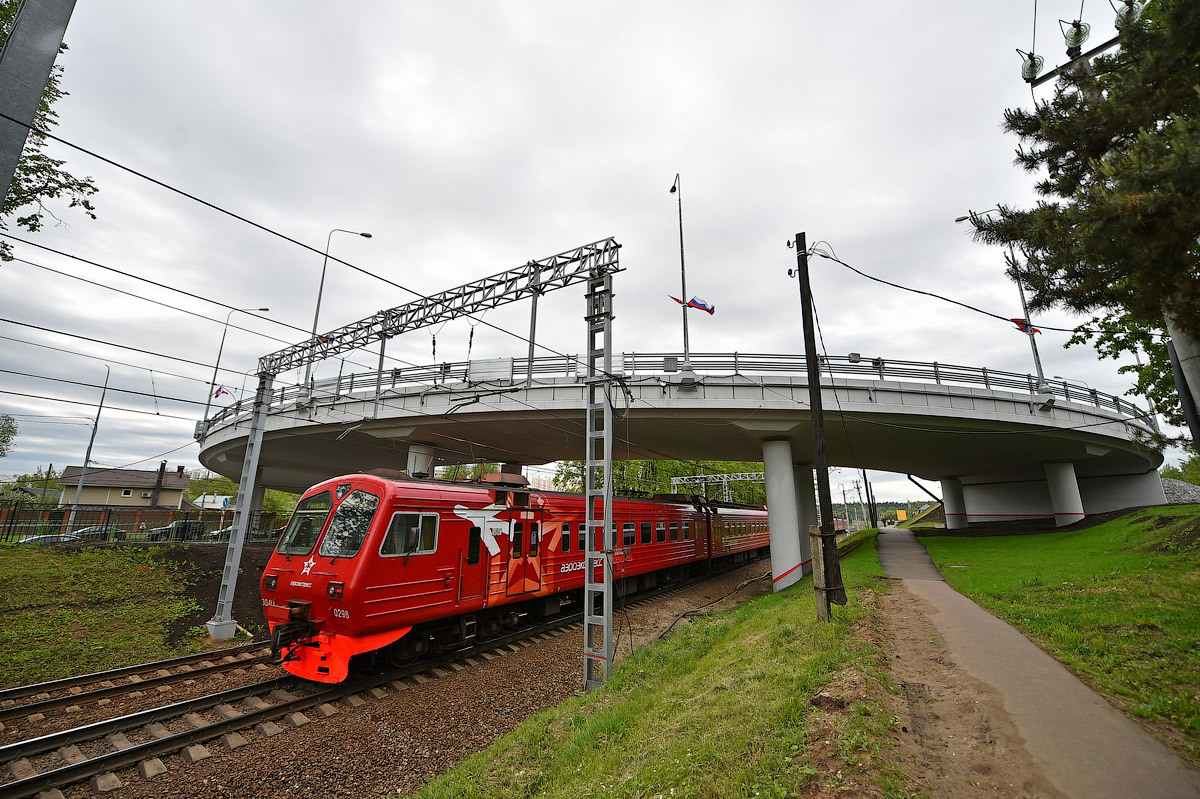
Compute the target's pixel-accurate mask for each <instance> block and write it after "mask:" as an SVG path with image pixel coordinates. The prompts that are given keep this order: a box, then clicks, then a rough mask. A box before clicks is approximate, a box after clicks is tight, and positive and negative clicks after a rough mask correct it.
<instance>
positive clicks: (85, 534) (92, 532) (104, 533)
mask: <svg viewBox="0 0 1200 799" xmlns="http://www.w3.org/2000/svg"><path fill="white" fill-rule="evenodd" d="M117 532H118V531H117V528H115V527H113V526H111V525H107V524H94V525H92V526H91V527H82V528H80V529H78V530H76V531H74V532H73V533H71V535H77V536H79V537H80V538H88V539H91V540H93V541H108V540H109V539H111V538H116V537H117V535H116V534H117Z"/></svg>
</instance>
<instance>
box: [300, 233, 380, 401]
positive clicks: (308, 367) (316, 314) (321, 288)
mask: <svg viewBox="0 0 1200 799" xmlns="http://www.w3.org/2000/svg"><path fill="white" fill-rule="evenodd" d="M334 233H351V234H353V235H355V236H362V237H363V238H364V239H369V238H371V234H370V233H360V232H358V231H357V230H344V229H342V228H338V227H335V228H334V229H333V230H331V231H329V235H328V236H326V237H325V260H323V261H322V262H321V282H320V283H318V284H317V307H316V310H314V311H313V324H312V338H314V339H315V338H316V337H317V320H318V319H320V318H321V295H322V294H324V293H325V267H327V266H329V245H330V243H331V242H332V241H333V234H334ZM311 376H312V360H311V359H310V360H309V361H308V363H306V364H304V383H305V385H307V384H308V379H309V378H310V377H311Z"/></svg>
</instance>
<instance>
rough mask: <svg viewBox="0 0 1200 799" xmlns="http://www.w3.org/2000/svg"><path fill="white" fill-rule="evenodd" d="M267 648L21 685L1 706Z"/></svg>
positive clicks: (5, 693) (4, 695) (2, 696)
mask: <svg viewBox="0 0 1200 799" xmlns="http://www.w3.org/2000/svg"><path fill="white" fill-rule="evenodd" d="M265 645H266V644H264V643H263V642H261V641H258V642H254V641H252V642H250V643H248V644H239V645H238V646H231V647H228V648H226V649H215V650H211V651H208V652H197V653H196V654H194V655H181V656H179V657H174V658H168V659H166V660H158V661H155V662H153V663H139V664H137V665H134V666H121V667H119V668H115V669H109V670H108V671H97V672H92V673H91V674H80V675H77V676H75V677H63V678H62V679H61V680H50V681H48V682H40V683H36V684H34V685H18V686H15V687H13V688H5V689H4V690H0V702H3V701H6V700H16V699H22V698H24V697H26V696H35V695H37V694H45V693H49V692H51V691H61V690H64V689H67V688H73V687H75V686H78V685H89V684H91V683H94V682H103V681H104V680H116V679H120V678H121V677H128V676H129V675H130V674H138V673H139V672H143V671H153V670H156V669H170V668H174V667H176V666H186V665H188V664H190V663H198V662H200V661H202V660H212V659H213V658H214V657H226V656H228V655H231V654H234V653H238V652H245V651H246V650H248V649H255V648H261V647H263V646H265Z"/></svg>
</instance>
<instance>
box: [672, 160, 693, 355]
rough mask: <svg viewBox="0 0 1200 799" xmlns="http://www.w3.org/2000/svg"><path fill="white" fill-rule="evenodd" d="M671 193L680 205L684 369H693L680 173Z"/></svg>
mask: <svg viewBox="0 0 1200 799" xmlns="http://www.w3.org/2000/svg"><path fill="white" fill-rule="evenodd" d="M671 194H674V195H675V198H676V200H677V201H678V206H679V283H680V292H681V293H680V295H679V296H680V299H681V303H680V307H681V309H682V311H683V371H684V372H685V373H686V372H690V371H692V355H691V350H690V349H689V347H688V323H687V322H688V320H687V314H688V306H687V303H688V293H687V269H686V268H685V267H684V262H683V186H682V184H681V183H680V182H679V173H678V172H676V173H675V182H674V183H672V184H671Z"/></svg>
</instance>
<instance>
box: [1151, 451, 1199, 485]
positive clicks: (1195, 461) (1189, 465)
mask: <svg viewBox="0 0 1200 799" xmlns="http://www.w3.org/2000/svg"><path fill="white" fill-rule="evenodd" d="M1159 473H1160V474H1161V475H1162V476H1163V477H1170V478H1172V479H1175V480H1182V481H1184V482H1185V483H1191V484H1192V485H1198V486H1200V455H1193V456H1192V457H1191V458H1189V459H1187V460H1186V461H1184V462H1183V463H1181V464H1179V466H1164V467H1163V468H1162V469H1160V470H1159Z"/></svg>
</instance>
